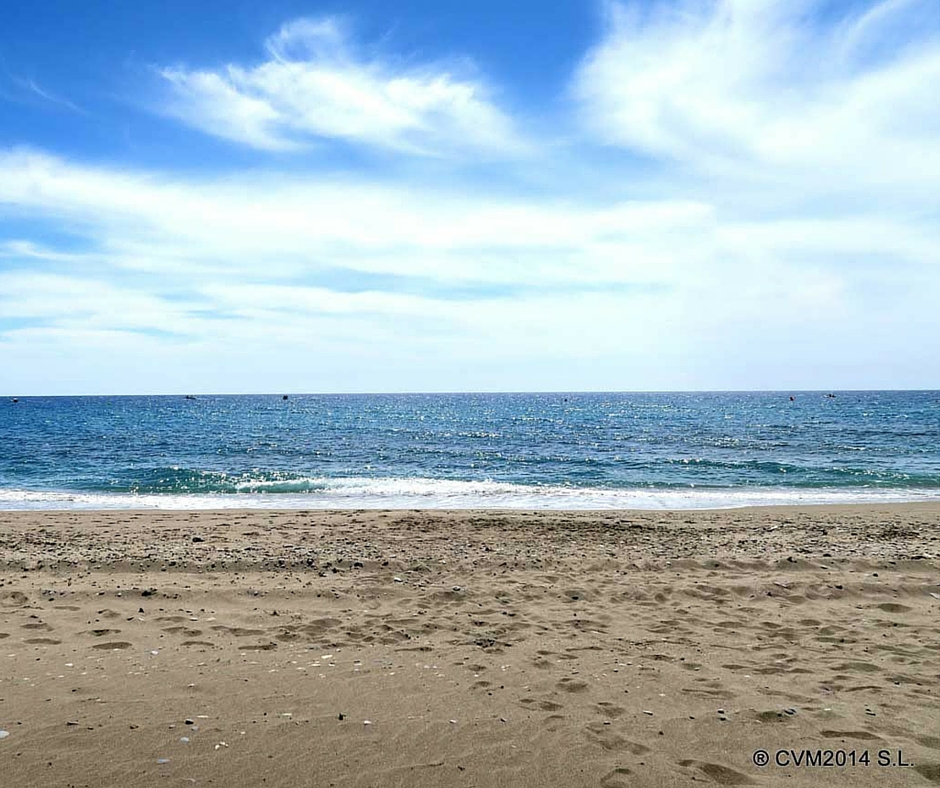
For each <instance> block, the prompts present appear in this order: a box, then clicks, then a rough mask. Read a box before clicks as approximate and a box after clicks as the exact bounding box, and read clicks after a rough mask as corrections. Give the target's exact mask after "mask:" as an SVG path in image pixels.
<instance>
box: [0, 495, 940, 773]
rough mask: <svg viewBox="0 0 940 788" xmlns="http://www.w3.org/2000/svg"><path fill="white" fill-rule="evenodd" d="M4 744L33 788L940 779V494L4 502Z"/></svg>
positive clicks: (0, 699)
mask: <svg viewBox="0 0 940 788" xmlns="http://www.w3.org/2000/svg"><path fill="white" fill-rule="evenodd" d="M0 730H5V731H7V732H8V733H9V736H8V737H7V738H5V739H2V740H0V763H3V768H4V773H6V774H9V776H10V780H11V782H12V783H15V784H16V785H22V786H27V787H28V786H43V785H53V784H66V785H67V784H72V785H121V786H130V787H131V788H134V787H135V786H140V787H141V788H150V787H151V786H165V785H167V784H196V785H206V786H209V785H219V784H226V785H229V786H232V788H241V786H245V788H248V786H257V785H260V784H265V785H266V786H283V788H294V786H321V785H322V786H324V788H326V786H330V785H332V786H335V788H346V787H349V788H353V787H354V788H366V786H377V785H381V786H416V787H417V788H436V787H437V786H441V785H454V786H457V788H477V787H482V788H491V787H492V788H497V786H505V785H510V784H511V785H517V786H519V788H536V787H537V786H538V787H539V788H541V786H566V787H567V786H571V787H572V788H587V787H588V786H591V787H592V788H598V787H599V788H627V786H631V787H632V786H640V788H644V787H645V786H649V788H653V786H674V785H679V786H685V785H688V786H697V785H709V784H711V785H715V784H721V785H777V784H781V783H782V782H783V781H784V780H785V781H786V782H787V784H788V785H792V786H796V787H797V788H804V787H805V788H809V786H816V785H819V784H821V783H824V784H827V785H842V786H846V788H849V787H850V786H851V787H852V788H854V787H855V786H878V788H885V787H886V786H887V787H890V786H905V787H907V786H916V785H925V786H929V785H935V784H937V783H938V782H940V503H934V502H921V503H913V504H891V505H861V506H859V505H835V506H802V507H801V506H785V507H758V508H751V509H726V510H710V511H690V510H678V511H671V512H663V511H651V510H637V511H625V510H613V511H609V510H608V511H595V512H583V511H582V512H546V511H528V512H525V511H519V510H509V511H493V510H474V511H468V510H456V511H454V510H451V511H442V510H437V511H431V510H418V511H415V510H399V511H391V510H386V511H382V510H362V511H350V510H337V511H330V512H326V511H318V510H312V511H300V510H287V511H274V510H261V511H257V510H256V511H245V510H220V511H214V512H210V511H191V510H184V511H177V512H171V511H154V510H140V511H130V510H117V511H115V510H110V511H100V512H96V511H77V510H69V511H63V512H48V511H26V512H22V511H21V512H0ZM184 740H185V741H184ZM758 749H765V750H768V751H769V752H772V753H775V752H777V751H784V752H788V751H790V750H794V751H803V750H808V751H815V750H817V749H830V750H839V751H843V752H849V751H854V752H856V753H857V754H860V753H862V752H863V751H864V752H867V753H869V756H868V757H869V759H870V760H871V761H872V764H871V765H870V766H868V767H863V766H856V767H854V768H853V767H850V766H845V767H837V768H826V769H822V770H821V769H819V768H806V767H802V768H797V767H793V766H792V765H790V766H786V767H780V766H778V765H771V766H769V767H766V768H761V767H758V766H755V765H754V763H753V761H752V758H753V753H754V752H755V751H756V750H758ZM882 751H885V752H887V753H890V754H891V759H892V763H891V766H890V767H884V768H880V767H879V766H878V765H877V764H876V760H877V757H878V754H879V753H881V752H882ZM899 753H900V754H901V759H900V760H898V754H899ZM905 764H907V765H905Z"/></svg>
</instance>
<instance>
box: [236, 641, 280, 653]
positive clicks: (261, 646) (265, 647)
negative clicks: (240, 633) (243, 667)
mask: <svg viewBox="0 0 940 788" xmlns="http://www.w3.org/2000/svg"><path fill="white" fill-rule="evenodd" d="M238 648H239V650H240V651H274V649H276V648H277V643H273V642H272V643H255V644H252V645H250V646H239V647H238Z"/></svg>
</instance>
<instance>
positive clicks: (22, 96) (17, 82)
mask: <svg viewBox="0 0 940 788" xmlns="http://www.w3.org/2000/svg"><path fill="white" fill-rule="evenodd" d="M10 82H11V83H12V84H13V85H14V86H15V92H14V93H12V94H11V93H4V94H3V95H5V96H6V97H7V98H8V99H9V100H11V101H22V102H35V101H41V102H43V103H48V104H54V105H55V106H58V107H61V108H64V109H67V110H70V111H71V112H78V113H82V114H84V112H85V110H83V109H82V108H81V107H79V106H78V105H77V104H75V103H74V102H72V101H69V99H67V98H64V97H63V96H60V95H58V94H57V93H53V92H52V91H51V90H49V89H47V88H45V87H43V86H42V85H40V84H39V83H38V82H36V80H34V79H32V78H30V77H15V76H12V77H10Z"/></svg>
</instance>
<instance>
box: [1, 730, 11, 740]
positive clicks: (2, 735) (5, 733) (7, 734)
mask: <svg viewBox="0 0 940 788" xmlns="http://www.w3.org/2000/svg"><path fill="white" fill-rule="evenodd" d="M9 735H10V732H9V731H0V739H5V738H6V737H7V736H9Z"/></svg>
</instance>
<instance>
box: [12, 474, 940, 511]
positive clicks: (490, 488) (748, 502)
mask: <svg viewBox="0 0 940 788" xmlns="http://www.w3.org/2000/svg"><path fill="white" fill-rule="evenodd" d="M305 481H306V482H307V483H308V484H309V486H310V488H311V489H309V491H307V492H302V493H277V494H265V493H263V492H261V493H259V492H251V493H235V494H219V493H215V494H185V495H175V494H140V495H137V494H131V493H104V492H101V493H99V492H88V493H84V492H46V491H37V490H0V510H5V511H11V510H28V509H50V510H55V509H561V510H564V509H569V510H586V509H729V508H737V507H742V506H778V505H815V504H851V503H894V502H904V501H924V500H940V489H900V488H896V489H872V488H854V489H794V488H769V487H760V488H758V487H741V488H729V489H714V488H708V489H705V488H693V487H689V488H681V489H677V488H671V489H662V488H634V489H602V488H586V487H567V486H560V485H554V486H548V485H546V486H530V485H520V484H508V483H502V482H492V481H476V482H474V481H453V480H439V479H424V478H413V479H392V478H382V479H360V478H337V479H328V478H313V479H308V480H305ZM254 486H255V487H257V486H259V485H254Z"/></svg>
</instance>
